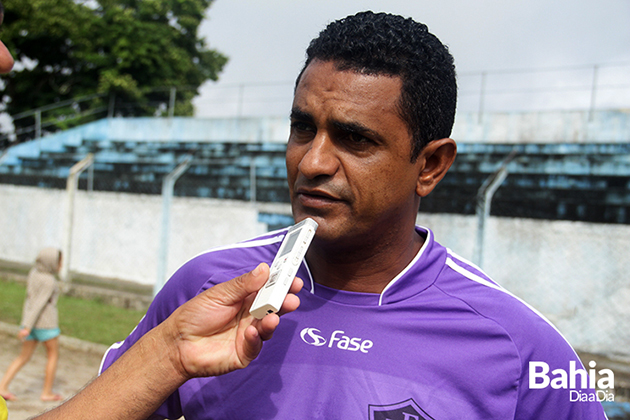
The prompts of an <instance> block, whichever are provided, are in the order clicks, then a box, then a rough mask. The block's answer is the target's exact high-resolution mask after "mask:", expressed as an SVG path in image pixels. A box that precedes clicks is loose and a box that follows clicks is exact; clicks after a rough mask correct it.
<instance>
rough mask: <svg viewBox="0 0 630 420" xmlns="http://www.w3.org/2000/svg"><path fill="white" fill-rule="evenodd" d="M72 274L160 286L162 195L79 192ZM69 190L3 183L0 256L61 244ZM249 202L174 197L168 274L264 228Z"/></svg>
mask: <svg viewBox="0 0 630 420" xmlns="http://www.w3.org/2000/svg"><path fill="white" fill-rule="evenodd" d="M75 200H76V201H75V214H74V221H75V224H74V230H73V243H72V251H71V264H70V269H71V270H72V271H76V272H80V273H85V274H91V275H96V276H102V277H107V278H117V279H122V280H129V281H134V282H138V283H143V284H154V283H155V279H156V276H157V256H158V251H159V246H158V244H159V238H160V232H161V231H160V228H161V214H162V213H161V212H162V199H161V197H160V196H150V195H134V194H121V193H107V192H92V193H87V192H85V191H79V192H78V193H77V195H76V198H75ZM65 206H66V203H65V191H62V190H49V189H42V188H33V187H17V186H13V185H0V238H2V239H0V259H3V260H8V261H15V262H22V263H32V262H33V261H34V259H35V257H36V256H37V253H38V251H39V249H40V248H42V247H45V246H56V247H58V248H61V247H62V241H63V239H62V238H63V236H62V235H63V232H62V230H63V217H62V216H63V214H64V213H63V212H64V211H65ZM257 218H258V212H257V210H256V209H255V208H253V207H252V206H251V205H249V204H247V203H242V202H232V201H225V200H212V199H200V198H179V197H174V198H173V206H172V210H171V221H170V234H169V235H170V239H171V240H170V244H169V254H168V264H167V274H168V275H170V274H171V273H172V272H173V271H175V270H176V269H177V268H178V267H179V266H180V265H181V264H183V263H184V262H186V261H187V260H188V259H190V258H191V257H193V256H195V255H197V254H198V253H200V252H203V251H205V250H207V249H210V248H214V247H217V246H221V245H225V244H229V243H233V242H237V241H240V240H244V239H248V238H250V237H252V236H255V235H258V234H260V233H264V232H265V231H266V226H265V225H264V224H262V223H259V222H258V221H257Z"/></svg>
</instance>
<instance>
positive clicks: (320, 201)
mask: <svg viewBox="0 0 630 420" xmlns="http://www.w3.org/2000/svg"><path fill="white" fill-rule="evenodd" d="M296 199H297V200H298V201H299V202H300V204H301V205H303V206H305V207H322V206H327V205H330V204H333V203H336V202H339V201H341V198H339V197H338V196H336V195H335V194H332V193H329V192H328V191H325V190H322V189H319V188H312V189H311V188H304V187H301V188H298V189H297V190H296Z"/></svg>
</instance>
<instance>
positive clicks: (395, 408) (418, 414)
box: [369, 398, 433, 420]
mask: <svg viewBox="0 0 630 420" xmlns="http://www.w3.org/2000/svg"><path fill="white" fill-rule="evenodd" d="M369 409H370V417H369V420H433V417H431V416H430V415H428V414H427V413H425V411H424V410H423V409H422V408H420V406H419V405H418V404H416V402H415V401H414V400H413V399H412V398H409V399H408V400H405V401H402V402H399V403H396V404H389V405H372V404H370V406H369Z"/></svg>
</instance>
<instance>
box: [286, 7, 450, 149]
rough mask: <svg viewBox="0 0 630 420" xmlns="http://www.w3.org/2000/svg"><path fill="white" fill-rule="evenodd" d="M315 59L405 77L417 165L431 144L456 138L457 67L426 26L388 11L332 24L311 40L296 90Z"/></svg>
mask: <svg viewBox="0 0 630 420" xmlns="http://www.w3.org/2000/svg"><path fill="white" fill-rule="evenodd" d="M313 60H320V61H333V62H335V63H336V64H337V68H339V69H340V70H353V71H357V72H360V73H364V74H376V75H378V74H386V75H389V76H398V77H400V78H401V80H402V89H401V95H400V116H401V118H402V119H403V121H405V122H406V123H407V127H408V129H409V132H410V135H411V136H412V138H413V140H414V146H413V149H412V156H411V160H412V161H415V159H416V158H417V157H418V155H419V153H420V151H421V150H422V149H423V148H424V146H425V145H426V144H427V143H429V142H430V141H432V140H438V139H442V138H446V137H449V136H450V135H451V130H452V128H453V122H454V120H455V108H456V105H457V81H456V75H455V65H454V62H453V57H452V55H451V54H450V52H449V51H448V47H446V46H445V45H444V44H442V42H440V40H439V39H438V38H437V37H436V36H435V35H433V34H431V33H430V32H429V30H428V28H427V26H426V25H424V24H422V23H418V22H416V21H414V20H413V19H411V18H404V17H402V16H396V15H392V14H388V13H373V12H371V11H366V12H360V13H357V14H355V15H352V16H348V17H346V18H343V19H340V20H337V21H335V22H332V23H330V24H329V25H328V26H327V27H326V28H325V29H324V30H323V31H321V32H320V34H319V36H318V37H317V38H315V39H313V40H312V41H311V43H310V45H309V46H308V48H307V50H306V62H305V64H304V67H303V68H302V71H301V72H300V74H299V76H298V78H297V81H296V87H297V84H298V83H299V81H300V78H301V76H302V74H303V73H304V70H305V69H306V67H308V65H309V64H310V63H311V62H312V61H313Z"/></svg>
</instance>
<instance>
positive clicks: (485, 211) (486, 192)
mask: <svg viewBox="0 0 630 420" xmlns="http://www.w3.org/2000/svg"><path fill="white" fill-rule="evenodd" d="M515 155H516V149H513V150H512V151H511V152H510V154H509V155H508V156H507V157H506V158H505V159H504V160H503V162H501V166H500V167H499V169H497V171H496V172H495V173H493V174H492V175H490V176H489V177H488V178H486V180H485V181H484V182H483V184H481V187H479V190H478V191H477V209H476V212H475V213H476V215H477V240H476V242H475V249H474V252H473V262H474V263H475V264H476V265H477V266H478V267H482V265H483V253H484V245H485V244H484V242H485V236H486V220H487V219H488V217H489V216H490V206H491V204H492V197H493V196H494V193H495V192H496V191H497V190H498V189H499V187H500V186H501V183H503V181H504V180H505V178H506V177H507V176H508V170H507V165H508V163H510V161H511V160H512V159H513V158H514V156H515Z"/></svg>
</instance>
